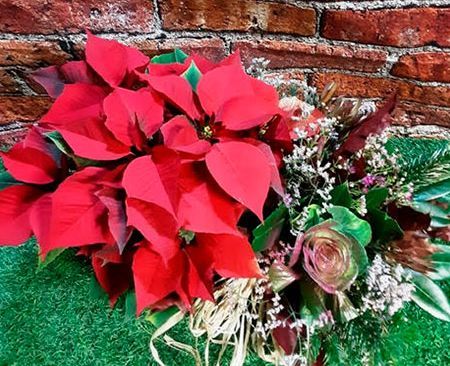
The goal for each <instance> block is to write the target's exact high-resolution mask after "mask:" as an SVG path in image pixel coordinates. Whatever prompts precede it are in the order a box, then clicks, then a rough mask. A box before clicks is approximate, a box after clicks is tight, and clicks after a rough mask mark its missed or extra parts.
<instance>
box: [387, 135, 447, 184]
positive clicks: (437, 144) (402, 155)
mask: <svg viewBox="0 0 450 366" xmlns="http://www.w3.org/2000/svg"><path fill="white" fill-rule="evenodd" d="M386 149H387V150H388V152H390V153H392V154H396V155H397V156H398V157H399V160H398V162H399V164H400V166H401V167H402V168H403V169H404V171H405V172H406V173H407V182H406V183H413V184H414V187H415V188H416V189H420V188H423V187H426V186H427V185H429V184H431V183H435V182H437V181H441V180H444V179H447V178H450V141H449V140H439V139H431V138H413V137H392V138H390V139H389V141H388V143H387V144H386Z"/></svg>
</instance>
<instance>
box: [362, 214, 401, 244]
mask: <svg viewBox="0 0 450 366" xmlns="http://www.w3.org/2000/svg"><path fill="white" fill-rule="evenodd" d="M368 211H369V217H370V224H371V226H372V229H373V240H376V241H380V242H383V243H386V242H388V241H390V240H394V239H398V238H401V237H402V236H403V230H402V229H401V228H400V225H399V224H398V223H397V221H395V220H394V219H393V218H392V217H390V216H389V215H388V214H387V213H386V212H384V211H381V210H379V209H370V210H368Z"/></svg>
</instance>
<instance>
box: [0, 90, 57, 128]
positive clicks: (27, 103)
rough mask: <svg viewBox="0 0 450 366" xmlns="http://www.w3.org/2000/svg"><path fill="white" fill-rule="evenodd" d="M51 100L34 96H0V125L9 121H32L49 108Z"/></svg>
mask: <svg viewBox="0 0 450 366" xmlns="http://www.w3.org/2000/svg"><path fill="white" fill-rule="evenodd" d="M50 104H51V100H50V99H49V98H46V97H34V96H0V125H2V124H7V123H10V122H17V121H24V122H34V121H36V120H38V119H39V118H40V117H41V116H42V115H43V114H44V113H45V112H46V111H47V109H48V108H49V106H50Z"/></svg>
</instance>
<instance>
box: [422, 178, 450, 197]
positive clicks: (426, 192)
mask: <svg viewBox="0 0 450 366" xmlns="http://www.w3.org/2000/svg"><path fill="white" fill-rule="evenodd" d="M449 193H450V178H448V179H444V180H442V181H440V182H436V183H433V184H430V185H429V186H427V187H425V188H423V189H421V190H419V191H418V192H416V193H415V194H414V201H430V200H435V199H438V198H440V197H444V196H447V195H448V194H449Z"/></svg>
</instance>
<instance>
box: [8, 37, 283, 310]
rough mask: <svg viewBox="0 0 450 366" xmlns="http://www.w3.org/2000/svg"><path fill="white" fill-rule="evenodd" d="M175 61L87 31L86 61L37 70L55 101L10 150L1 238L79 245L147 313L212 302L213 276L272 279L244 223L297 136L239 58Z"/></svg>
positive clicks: (104, 278) (269, 91)
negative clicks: (260, 265) (198, 300)
mask: <svg viewBox="0 0 450 366" xmlns="http://www.w3.org/2000/svg"><path fill="white" fill-rule="evenodd" d="M169 56H170V55H166V56H165V57H166V58H165V61H164V63H157V62H155V60H154V62H151V61H150V60H149V59H148V58H147V57H146V56H145V55H143V54H142V53H141V52H139V51H138V50H136V49H134V48H132V47H128V46H124V45H121V44H119V43H117V42H116V41H112V40H105V39H101V38H98V37H96V36H94V35H92V34H91V33H88V41H87V45H86V61H71V62H68V63H67V64H65V65H63V66H61V67H49V68H46V69H42V70H39V71H38V72H36V73H35V75H34V78H35V80H36V81H38V82H39V83H41V84H42V85H43V87H44V88H45V89H46V90H47V92H48V93H49V95H50V96H51V97H53V98H55V101H54V104H53V106H52V107H51V108H50V110H49V111H48V112H47V113H46V114H45V115H44V116H43V117H42V118H41V120H40V122H39V124H38V126H36V127H33V128H32V129H30V131H29V133H28V136H27V137H26V138H25V140H24V141H22V142H20V143H18V144H17V145H15V146H14V147H13V148H12V149H11V150H10V151H9V152H6V153H3V154H2V158H3V161H4V165H5V168H6V171H7V172H4V173H1V180H0V187H1V188H2V189H1V190H0V243H1V244H2V245H18V244H20V243H22V242H23V241H25V240H26V239H27V238H29V237H30V236H31V235H32V234H34V235H35V236H36V237H37V239H38V242H39V245H40V248H41V253H42V256H45V255H46V254H47V253H48V252H49V251H51V250H54V249H56V248H67V247H78V248H79V253H80V254H84V255H88V256H90V257H91V260H92V265H93V268H94V272H95V275H96V277H97V279H98V281H99V283H100V284H101V285H102V287H103V288H104V289H105V291H107V292H108V294H109V296H110V300H111V303H114V302H115V301H116V300H117V298H118V297H119V296H120V295H121V294H122V293H123V292H124V291H126V290H127V289H128V288H129V287H130V286H134V288H135V290H136V296H137V306H138V312H141V311H142V310H143V309H145V308H147V307H152V306H154V307H159V306H160V305H161V304H164V303H173V301H174V300H173V299H175V302H177V303H179V304H183V306H184V307H186V308H189V307H190V304H191V303H192V300H193V299H194V298H197V297H199V298H203V299H209V300H213V296H212V295H213V283H214V282H213V281H214V276H215V275H219V276H221V277H224V278H228V277H258V276H260V272H259V268H258V265H257V263H256V259H255V256H254V253H253V251H252V249H251V246H250V243H249V238H248V235H247V234H246V232H248V230H245V227H244V228H242V226H245V222H242V220H241V219H242V215H243V214H244V212H245V211H246V210H249V211H251V212H253V213H254V215H256V217H258V218H259V220H263V208H264V205H265V203H266V200H267V197H268V193H269V190H270V188H272V189H273V190H274V191H275V192H276V193H278V194H280V195H283V192H284V190H283V184H282V181H281V179H280V175H279V172H278V170H279V165H280V163H279V162H280V161H281V159H280V156H281V154H282V152H283V149H289V146H290V143H291V142H290V138H289V131H288V128H287V126H286V123H285V121H284V119H283V113H281V112H280V110H279V108H278V96H277V93H276V91H275V90H274V89H273V88H272V87H270V86H268V85H266V84H264V83H263V82H261V81H259V80H256V79H254V78H251V77H250V76H248V75H247V74H246V73H245V72H244V71H243V69H242V66H241V62H240V58H239V54H234V55H231V56H229V57H228V58H226V59H225V60H223V61H222V62H220V63H212V62H210V61H208V60H206V59H204V58H202V57H200V56H198V55H193V56H191V57H187V56H186V57H183V60H170V57H169ZM167 60H169V62H167ZM171 61H173V62H171ZM177 61H178V62H177ZM247 229H248V228H247ZM169 299H170V300H169Z"/></svg>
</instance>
